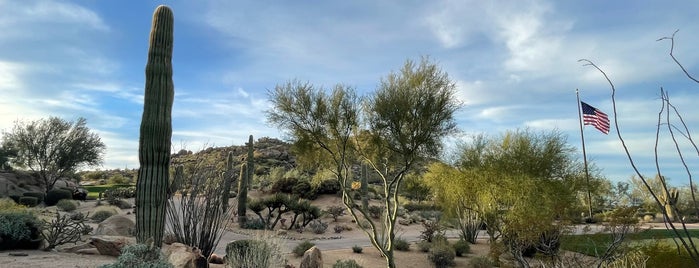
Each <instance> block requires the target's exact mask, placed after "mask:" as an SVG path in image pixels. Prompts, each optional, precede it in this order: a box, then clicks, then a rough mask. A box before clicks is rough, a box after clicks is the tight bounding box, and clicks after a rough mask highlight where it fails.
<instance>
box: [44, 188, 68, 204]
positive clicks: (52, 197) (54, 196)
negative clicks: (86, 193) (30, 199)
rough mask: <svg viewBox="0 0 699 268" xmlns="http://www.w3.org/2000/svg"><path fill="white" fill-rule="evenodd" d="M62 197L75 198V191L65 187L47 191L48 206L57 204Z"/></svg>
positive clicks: (46, 200) (45, 201)
mask: <svg viewBox="0 0 699 268" xmlns="http://www.w3.org/2000/svg"><path fill="white" fill-rule="evenodd" d="M61 199H73V192H72V191H69V190H65V189H51V190H50V191H49V192H48V193H46V199H44V203H46V206H55V205H56V204H57V203H58V201H59V200H61Z"/></svg>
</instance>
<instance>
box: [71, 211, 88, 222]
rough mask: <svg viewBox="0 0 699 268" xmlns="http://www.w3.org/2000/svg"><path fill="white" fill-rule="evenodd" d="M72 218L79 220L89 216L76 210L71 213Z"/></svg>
mask: <svg viewBox="0 0 699 268" xmlns="http://www.w3.org/2000/svg"><path fill="white" fill-rule="evenodd" d="M70 219H71V220H74V221H79V220H83V219H87V216H86V215H85V214H83V213H82V212H80V211H76V212H72V213H70Z"/></svg>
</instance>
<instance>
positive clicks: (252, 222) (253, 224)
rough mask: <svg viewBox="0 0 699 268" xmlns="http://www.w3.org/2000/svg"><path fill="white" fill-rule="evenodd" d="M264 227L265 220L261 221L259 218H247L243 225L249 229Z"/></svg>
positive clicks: (261, 228)
mask: <svg viewBox="0 0 699 268" xmlns="http://www.w3.org/2000/svg"><path fill="white" fill-rule="evenodd" d="M265 228H266V225H265V222H264V221H262V220H261V219H256V218H253V219H248V220H247V221H246V222H245V225H244V226H243V229H251V230H263V229H265Z"/></svg>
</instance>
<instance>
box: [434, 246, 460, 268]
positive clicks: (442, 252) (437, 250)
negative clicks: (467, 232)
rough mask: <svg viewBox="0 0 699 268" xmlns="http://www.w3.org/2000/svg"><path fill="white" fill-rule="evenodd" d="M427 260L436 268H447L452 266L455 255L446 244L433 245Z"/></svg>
mask: <svg viewBox="0 0 699 268" xmlns="http://www.w3.org/2000/svg"><path fill="white" fill-rule="evenodd" d="M427 258H428V259H429V260H430V261H431V262H432V263H434V265H435V266H436V267H437V268H442V267H449V266H451V265H453V264H454V258H456V253H455V252H454V249H453V248H452V247H450V246H449V244H447V243H435V244H434V245H432V249H431V250H430V253H429V254H428V255H427Z"/></svg>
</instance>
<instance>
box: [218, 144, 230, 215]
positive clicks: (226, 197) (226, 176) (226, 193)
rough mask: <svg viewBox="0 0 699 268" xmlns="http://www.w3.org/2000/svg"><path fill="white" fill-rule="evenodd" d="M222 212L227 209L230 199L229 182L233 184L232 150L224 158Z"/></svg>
mask: <svg viewBox="0 0 699 268" xmlns="http://www.w3.org/2000/svg"><path fill="white" fill-rule="evenodd" d="M223 180H224V181H223V198H222V199H223V204H221V205H222V207H223V213H226V211H228V200H229V199H230V193H231V184H233V152H228V159H226V172H225V173H224V175H223Z"/></svg>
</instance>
